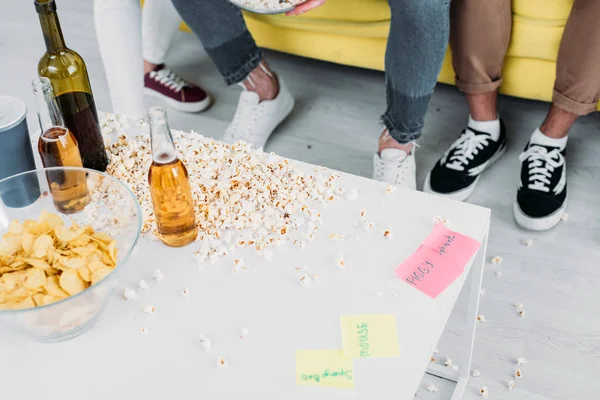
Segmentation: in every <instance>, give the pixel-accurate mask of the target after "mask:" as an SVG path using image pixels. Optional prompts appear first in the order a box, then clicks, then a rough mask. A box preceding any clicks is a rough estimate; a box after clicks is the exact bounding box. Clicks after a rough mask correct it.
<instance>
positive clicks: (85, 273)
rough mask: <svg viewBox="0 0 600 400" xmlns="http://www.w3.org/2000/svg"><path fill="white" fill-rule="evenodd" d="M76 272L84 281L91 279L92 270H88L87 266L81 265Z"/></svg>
mask: <svg viewBox="0 0 600 400" xmlns="http://www.w3.org/2000/svg"><path fill="white" fill-rule="evenodd" d="M77 273H78V274H79V276H80V277H81V279H83V280H84V281H86V282H91V281H92V271H90V270H89V268H88V267H86V266H83V267H81V268H79V269H78V270H77Z"/></svg>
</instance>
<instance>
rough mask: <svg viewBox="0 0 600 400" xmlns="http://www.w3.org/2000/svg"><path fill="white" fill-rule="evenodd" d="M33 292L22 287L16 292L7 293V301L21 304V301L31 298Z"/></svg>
mask: <svg viewBox="0 0 600 400" xmlns="http://www.w3.org/2000/svg"><path fill="white" fill-rule="evenodd" d="M31 294H32V293H31V291H30V290H29V289H26V288H24V287H23V286H20V287H18V288H16V289H15V290H13V291H11V292H8V293H6V301H7V302H10V301H13V302H19V301H21V300H23V299H24V298H26V297H29V296H31Z"/></svg>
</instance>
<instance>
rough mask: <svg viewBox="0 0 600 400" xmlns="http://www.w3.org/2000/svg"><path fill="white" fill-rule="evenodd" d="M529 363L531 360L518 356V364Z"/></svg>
mask: <svg viewBox="0 0 600 400" xmlns="http://www.w3.org/2000/svg"><path fill="white" fill-rule="evenodd" d="M524 364H529V361H527V360H526V359H525V357H517V365H524Z"/></svg>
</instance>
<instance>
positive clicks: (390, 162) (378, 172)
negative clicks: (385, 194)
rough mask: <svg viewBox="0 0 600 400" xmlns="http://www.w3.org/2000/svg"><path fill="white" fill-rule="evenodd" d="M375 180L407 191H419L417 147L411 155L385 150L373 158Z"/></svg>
mask: <svg viewBox="0 0 600 400" xmlns="http://www.w3.org/2000/svg"><path fill="white" fill-rule="evenodd" d="M373 179H375V180H377V181H380V182H386V183H389V184H391V185H396V186H400V187H403V188H406V189H412V190H417V165H416V163H415V147H413V149H412V152H411V154H406V152H405V151H403V150H400V149H385V150H383V151H382V152H381V155H380V154H375V155H374V156H373Z"/></svg>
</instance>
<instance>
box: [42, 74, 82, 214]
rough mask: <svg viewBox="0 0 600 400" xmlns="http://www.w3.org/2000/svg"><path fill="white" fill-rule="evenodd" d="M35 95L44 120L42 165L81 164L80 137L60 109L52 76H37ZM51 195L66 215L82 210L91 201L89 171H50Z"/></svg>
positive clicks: (79, 165)
mask: <svg viewBox="0 0 600 400" xmlns="http://www.w3.org/2000/svg"><path fill="white" fill-rule="evenodd" d="M32 87H33V94H34V96H35V102H36V106H37V112H38V119H39V122H40V128H41V133H40V138H39V140H38V152H39V153H40V157H41V159H42V164H43V165H44V167H46V168H51V167H79V168H81V167H82V166H83V165H82V162H81V156H80V154H79V148H78V147H77V140H76V139H75V136H74V135H73V134H72V133H71V131H70V130H69V129H68V128H67V127H66V126H65V123H64V121H63V118H62V115H61V114H60V112H59V111H58V107H57V105H56V100H55V98H54V92H53V90H52V85H51V84H50V80H48V78H37V79H34V80H33V82H32ZM46 177H47V179H48V185H49V186H50V194H51V195H52V201H53V202H54V205H55V206H56V209H57V210H58V211H60V212H62V213H65V214H72V213H76V212H79V211H81V210H83V209H84V208H85V206H86V205H87V204H88V203H89V201H90V195H89V193H88V189H87V184H86V177H85V172H83V171H77V170H68V169H66V170H54V171H52V170H51V171H47V172H46Z"/></svg>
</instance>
